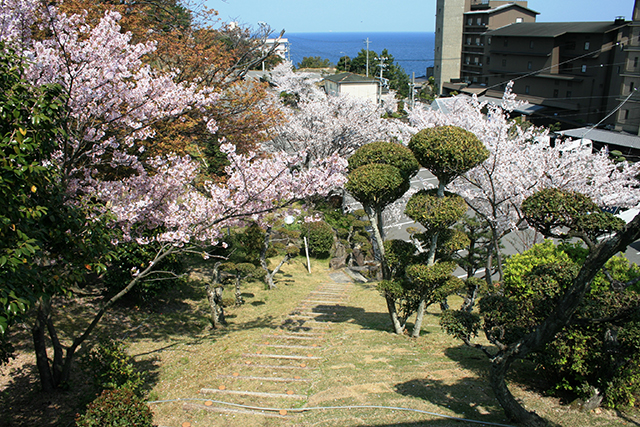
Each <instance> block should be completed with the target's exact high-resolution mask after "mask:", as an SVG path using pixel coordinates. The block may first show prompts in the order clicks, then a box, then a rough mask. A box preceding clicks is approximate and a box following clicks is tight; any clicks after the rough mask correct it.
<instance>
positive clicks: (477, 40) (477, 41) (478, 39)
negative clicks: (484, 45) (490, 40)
mask: <svg viewBox="0 0 640 427" xmlns="http://www.w3.org/2000/svg"><path fill="white" fill-rule="evenodd" d="M476 46H480V37H476Z"/></svg>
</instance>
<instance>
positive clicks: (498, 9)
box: [464, 3, 540, 15]
mask: <svg viewBox="0 0 640 427" xmlns="http://www.w3.org/2000/svg"><path fill="white" fill-rule="evenodd" d="M510 7H518V8H520V9H524V10H526V11H529V12H533V13H535V14H536V15H540V12H536V11H535V10H533V9H529V8H528V7H524V6H522V5H519V4H517V3H507V4H501V5H500V6H498V7H494V8H493V9H485V10H474V11H471V12H465V13H464V14H465V15H480V14H485V13H496V12H500V11H501V10H504V9H508V8H510Z"/></svg>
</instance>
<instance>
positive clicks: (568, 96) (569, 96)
mask: <svg viewBox="0 0 640 427" xmlns="http://www.w3.org/2000/svg"><path fill="white" fill-rule="evenodd" d="M567 98H571V91H570V90H568V91H567Z"/></svg>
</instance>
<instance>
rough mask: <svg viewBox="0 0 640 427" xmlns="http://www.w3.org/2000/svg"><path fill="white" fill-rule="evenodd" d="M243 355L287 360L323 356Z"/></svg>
mask: <svg viewBox="0 0 640 427" xmlns="http://www.w3.org/2000/svg"><path fill="white" fill-rule="evenodd" d="M242 357H267V358H269V359H285V360H320V359H322V358H321V357H315V356H294V355H285V354H243V355H242Z"/></svg>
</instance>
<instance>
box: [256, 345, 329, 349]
mask: <svg viewBox="0 0 640 427" xmlns="http://www.w3.org/2000/svg"><path fill="white" fill-rule="evenodd" d="M258 345H261V346H263V347H271V348H302V349H307V350H311V349H314V348H318V345H317V344H316V345H312V346H308V345H284V344H258Z"/></svg>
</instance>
